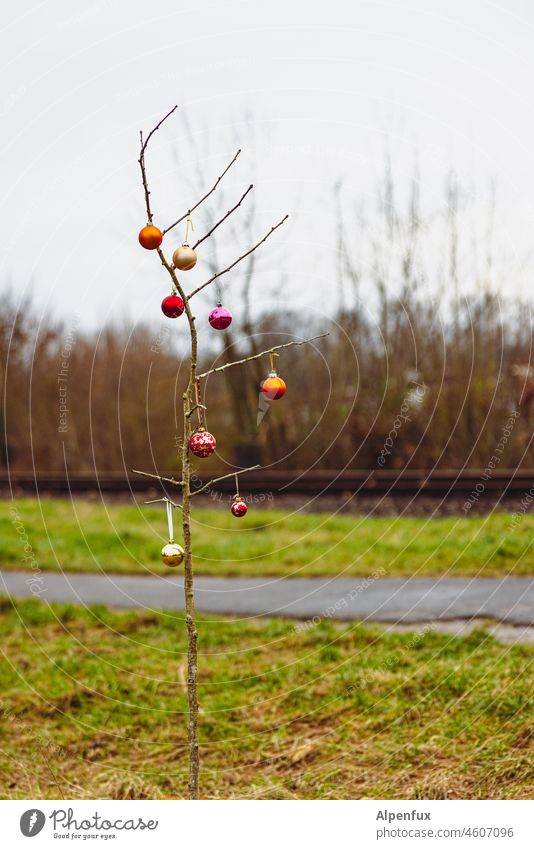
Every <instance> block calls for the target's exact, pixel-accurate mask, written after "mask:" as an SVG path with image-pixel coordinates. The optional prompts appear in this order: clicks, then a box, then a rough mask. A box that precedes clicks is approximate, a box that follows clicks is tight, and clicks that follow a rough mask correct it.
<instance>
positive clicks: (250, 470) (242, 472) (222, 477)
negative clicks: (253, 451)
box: [191, 465, 261, 496]
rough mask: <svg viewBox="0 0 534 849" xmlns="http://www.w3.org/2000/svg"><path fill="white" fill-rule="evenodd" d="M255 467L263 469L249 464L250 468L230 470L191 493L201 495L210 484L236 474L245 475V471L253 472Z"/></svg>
mask: <svg viewBox="0 0 534 849" xmlns="http://www.w3.org/2000/svg"><path fill="white" fill-rule="evenodd" d="M254 469H261V466H259V465H257V466H249V468H248V469H240V471H238V472H229V474H227V475H221V476H220V478H213V480H211V481H208V483H205V484H204V486H201V487H200V489H195V490H194V491H193V492H192V493H191V495H192V496H193V495H200V493H201V492H204V491H205V490H206V489H209V488H210V486H213V484H214V483H217V482H218V481H223V480H225V479H226V478H233V477H235V475H244V474H245V472H252V471H253V470H254Z"/></svg>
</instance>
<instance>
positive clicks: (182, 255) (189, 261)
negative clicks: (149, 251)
mask: <svg viewBox="0 0 534 849" xmlns="http://www.w3.org/2000/svg"><path fill="white" fill-rule="evenodd" d="M190 227H191V229H192V230H194V229H195V228H194V227H193V222H192V221H191V216H190V215H188V216H187V222H186V225H185V240H184V243H183V245H182V246H181V247H180V248H176V250H175V252H174V253H173V255H172V262H173V265H174V267H175V268H177V269H178V270H179V271H190V270H191V269H192V268H194V267H195V265H196V264H197V255H196V253H195V251H194V250H193V248H190V247H189V243H188V241H187V237H188V235H189V228H190Z"/></svg>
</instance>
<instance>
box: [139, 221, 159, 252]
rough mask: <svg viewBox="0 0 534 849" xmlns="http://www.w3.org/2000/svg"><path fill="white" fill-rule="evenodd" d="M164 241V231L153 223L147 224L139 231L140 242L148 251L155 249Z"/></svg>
mask: <svg viewBox="0 0 534 849" xmlns="http://www.w3.org/2000/svg"><path fill="white" fill-rule="evenodd" d="M162 241H163V233H162V232H161V230H160V229H159V228H158V227H154V225H153V224H147V225H146V227H143V229H142V230H141V232H140V233H139V244H140V245H142V246H143V248H146V249H147V251H155V250H156V248H159V246H160V245H161V243H162Z"/></svg>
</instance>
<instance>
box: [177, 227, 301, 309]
mask: <svg viewBox="0 0 534 849" xmlns="http://www.w3.org/2000/svg"><path fill="white" fill-rule="evenodd" d="M288 218H289V215H285V216H284V218H282V220H281V221H279V222H278V224H275V225H274V227H271V229H270V230H269V232H268V233H267V234H266V235H265V236H264V237H263V239H261V240H260V241H259V242H257V244H255V245H254V247H252V248H251V249H250V250H249V251H247V252H246V253H245V254H243V255H242V256H240V257H239V258H238V259H236V261H235V262H233V263H232V264H231V265H229V266H228V268H225V269H224V270H223V271H218V272H217V274H214V275H213V277H210V279H209V280H206V282H205V283H203V284H202V286H199V287H198V288H197V289H194V291H193V292H191V294H190V295H188V296H187V297H188V298H189V299H191V298H192V297H193V295H197V294H198V292H201V291H202V289H205V288H206V286H209V285H210V283H213V281H214V280H217V278H218V277H222V275H223V274H227V273H228V272H229V271H231V270H232V268H234V266H235V265H237V263H238V262H241V260H242V259H245V257H247V256H250V254H251V253H252V252H253V251H255V250H256V248H259V246H260V245H262V244H263V243H264V242H265V241H266V240H267V239H268V238H269V236H270V235H271V234H272V233H274V231H275V230H278V228H279V227H281V226H282V224H283V223H284V221H286V220H287V219H288Z"/></svg>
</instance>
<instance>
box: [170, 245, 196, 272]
mask: <svg viewBox="0 0 534 849" xmlns="http://www.w3.org/2000/svg"><path fill="white" fill-rule="evenodd" d="M172 262H173V265H174V267H175V268H177V269H178V270H179V271H190V270H191V269H192V268H194V267H195V265H196V264H197V255H196V253H195V251H194V250H193V248H190V247H189V245H182V246H181V247H180V248H176V250H175V252H174V253H173V255H172Z"/></svg>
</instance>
